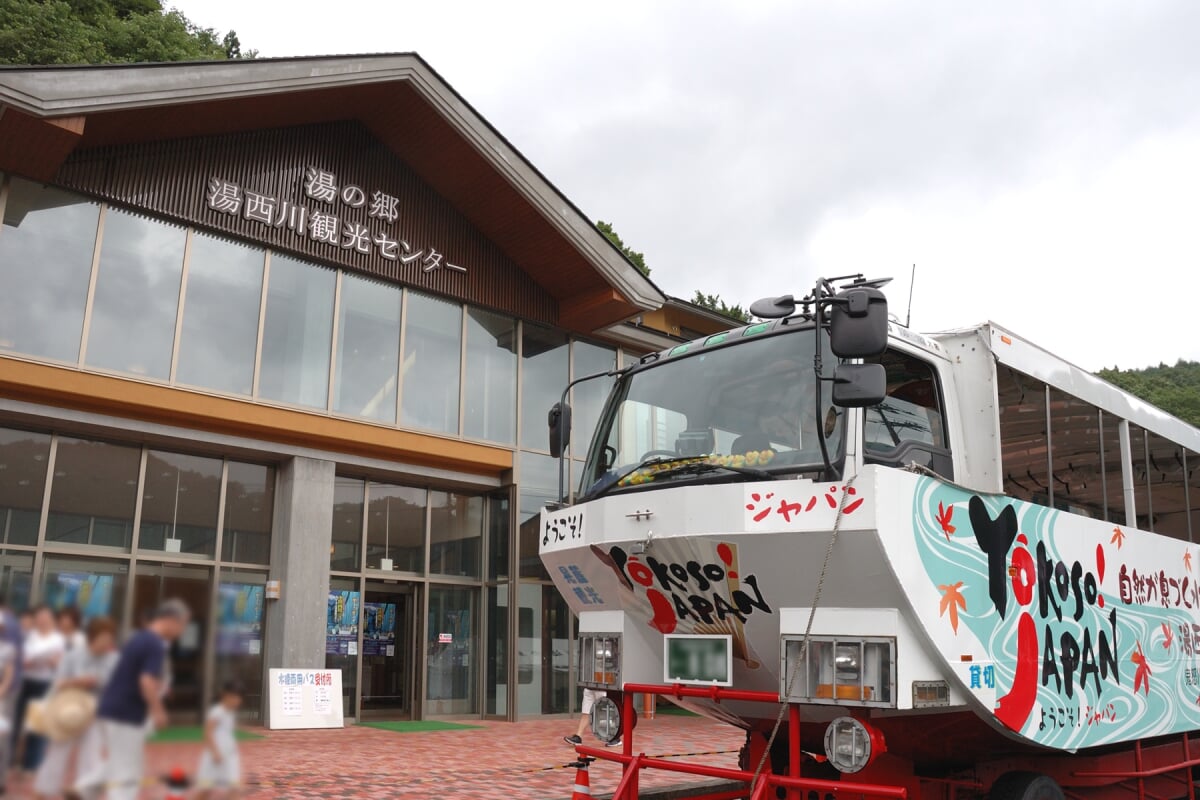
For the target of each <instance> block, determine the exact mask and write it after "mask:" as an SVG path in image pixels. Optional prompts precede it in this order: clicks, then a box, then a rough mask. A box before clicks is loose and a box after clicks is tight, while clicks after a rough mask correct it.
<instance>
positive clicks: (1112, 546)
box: [540, 279, 1200, 798]
mask: <svg viewBox="0 0 1200 800" xmlns="http://www.w3.org/2000/svg"><path fill="white" fill-rule="evenodd" d="M839 280H842V281H844V280H846V279H839ZM878 285H879V282H874V283H872V282H866V281H862V280H861V279H859V280H857V281H854V282H852V283H849V284H845V285H843V286H841V287H837V286H834V282H832V281H824V280H823V281H820V282H818V284H817V288H816V290H814V292H813V294H811V295H809V296H808V297H806V298H804V300H802V301H799V302H798V303H797V302H793V301H792V299H791V298H790V297H785V298H779V299H776V300H772V301H760V303H757V304H755V306H754V313H755V314H756V316H759V317H770V318H769V319H767V320H766V321H763V322H756V323H754V324H751V325H747V326H745V327H743V328H740V329H736V330H731V331H728V332H725V333H718V334H715V335H712V336H709V337H707V338H705V339H701V340H696V341H694V342H689V343H687V344H681V345H679V346H677V347H674V348H672V349H670V350H667V351H664V352H661V353H656V354H652V355H649V356H646V357H644V358H642V359H641V361H640V362H639V363H637V364H635V365H634V366H632V367H630V368H628V369H626V370H624V371H622V372H621V373H619V375H618V376H617V377H616V380H615V383H614V387H613V389H612V392H611V395H610V397H609V399H608V402H607V405H606V406H605V409H604V412H603V414H602V417H601V420H600V423H599V426H598V429H597V431H596V433H595V437H594V439H593V442H592V444H591V447H590V450H589V453H588V457H587V462H586V467H585V471H584V476H583V479H582V481H581V482H580V485H579V487H578V489H577V491H576V492H575V493H574V497H573V503H571V504H565V505H563V506H562V507H559V508H556V509H554V510H549V509H548V510H546V511H545V512H544V513H543V515H542V519H541V529H540V533H541V557H542V560H543V562H544V563H545V565H546V567H547V569H548V570H549V572H550V575H551V576H552V578H553V579H554V581H555V582H556V584H557V586H558V588H559V590H560V592H561V593H562V595H563V597H564V598H565V599H566V601H567V603H568V604H570V607H571V609H572V611H574V612H575V613H576V614H578V617H579V654H578V658H577V659H576V665H577V677H578V681H579V683H580V684H582V685H584V686H586V687H591V688H595V689H605V690H608V691H609V692H610V697H615V698H618V699H619V698H620V696H621V694H620V693H621V692H622V690H624V689H625V687H627V686H631V685H637V686H639V687H640V688H639V689H638V690H637V691H648V690H649V689H648V687H649V686H657V687H660V688H659V689H658V690H657V691H661V692H662V693H664V694H667V695H671V694H672V693H673V694H674V697H673V700H674V701H675V702H677V703H678V704H680V705H682V706H684V707H686V708H688V709H690V710H693V711H695V712H698V713H700V714H702V715H706V716H709V717H712V718H715V719H719V720H722V721H725V722H728V723H730V724H732V725H736V726H739V727H741V728H743V729H745V730H746V731H747V743H746V748H745V749H744V755H743V760H742V767H743V769H744V770H747V771H755V770H756V766H757V769H758V770H759V771H761V770H762V765H763V763H764V762H766V771H767V772H771V771H772V770H773V771H774V773H776V774H785V775H786V774H790V775H793V776H797V775H799V776H801V777H805V776H811V777H812V778H813V779H814V780H818V779H819V780H818V783H817V784H812V785H818V784H819V785H821V786H826V787H828V786H833V785H834V784H837V785H849V782H851V781H853V784H854V786H855V787H857V788H859V789H863V787H868V788H869V787H877V788H879V787H882V788H887V787H901V788H903V789H905V790H907V794H908V796H909V797H935V798H951V797H983V796H987V797H994V798H1009V797H1014V798H1026V797H1028V798H1032V797H1049V798H1056V797H1063V796H1064V792H1065V793H1066V794H1067V795H1069V796H1086V797H1097V798H1108V797H1112V798H1126V797H1138V798H1145V797H1156V798H1165V797H1189V798H1193V797H1194V792H1193V789H1192V787H1191V778H1192V767H1193V766H1195V765H1196V764H1200V738H1197V739H1190V738H1189V735H1190V734H1191V732H1192V731H1195V730H1197V729H1200V546H1197V545H1195V544H1193V539H1194V537H1196V536H1200V430H1197V429H1196V428H1194V427H1191V426H1190V425H1187V424H1185V423H1184V422H1182V421H1180V420H1179V419H1177V418H1175V417H1173V416H1171V415H1169V414H1167V413H1165V412H1163V411H1161V410H1159V409H1157V408H1155V407H1153V406H1151V405H1149V404H1147V403H1145V402H1143V401H1141V400H1138V399H1137V398H1135V397H1133V396H1131V395H1129V394H1128V393H1126V392H1124V391H1122V390H1120V389H1117V388H1116V387H1114V386H1112V385H1111V384H1109V383H1107V382H1105V381H1104V380H1102V379H1100V378H1098V377H1096V376H1094V375H1092V374H1090V373H1088V372H1086V371H1084V370H1082V369H1079V368H1078V367H1075V366H1073V365H1072V364H1070V363H1069V362H1067V361H1064V360H1062V359H1060V358H1057V357H1055V356H1053V355H1051V354H1050V353H1047V352H1046V351H1044V350H1042V349H1040V348H1038V347H1037V346H1036V345H1034V344H1033V343H1031V342H1028V341H1026V340H1024V339H1022V338H1020V337H1019V336H1018V335H1016V334H1015V333H1012V332H1010V331H1008V330H1006V329H1004V328H1001V327H1000V326H998V325H995V324H992V323H987V324H983V325H978V326H975V327H971V328H965V329H962V330H955V331H950V332H946V333H940V334H934V335H919V334H917V333H914V332H912V331H910V330H908V329H907V328H905V327H903V326H899V325H897V324H894V323H889V322H887V316H886V301H885V300H884V299H883V294H882V292H881V291H879V289H878ZM1064 324H1067V323H1065V322H1064ZM1081 333H1083V332H1082V331H1081ZM569 419H570V412H569V406H565V405H562V406H556V408H555V409H554V410H553V411H552V412H551V449H552V451H557V452H561V449H562V447H564V446H565V444H566V442H567V440H568V438H569ZM680 687H690V689H688V690H687V691H684V690H682V689H681V688H680ZM696 687H701V689H702V690H701V691H696ZM722 687H725V688H722ZM755 692H757V693H759V694H758V695H755V696H754V698H753V699H761V698H762V697H770V698H773V699H774V702H773V703H772V702H766V703H763V702H750V701H749V700H747V699H746V698H747V697H750V695H751V694H752V693H755ZM785 706H787V707H790V708H791V709H792V713H793V714H795V715H796V717H797V718H798V723H797V725H796V727H794V728H790V729H789V726H788V725H787V724H783V725H781V724H780V720H782V719H785V718H786V717H785V712H786V711H787V708H785ZM631 707H632V706H631V705H630V704H626V705H625V706H624V710H625V713H626V714H628V710H629V709H630V708H631ZM606 709H607V710H606V712H605V713H606V714H608V715H610V716H609V717H608V718H607V719H606V720H602V721H601V722H600V724H598V726H597V734H598V735H600V736H602V737H603V738H615V736H616V734H617V731H618V728H617V727H615V726H614V725H613V724H612V723H613V719H612V717H613V716H614V715H618V714H619V712H620V710H621V709H620V708H619V707H618V706H617V705H614V704H608V705H607V706H606ZM625 723H626V724H625V729H626V730H627V731H628V730H630V727H629V720H626V721H625ZM797 730H798V731H799V734H798V737H799V742H789V741H788V739H789V738H794V737H795V736H797V734H795V733H794V731H797ZM769 741H770V742H772V743H773V745H772V746H771V747H770V750H769V752H768V750H767V747H768V742H769ZM625 749H626V753H625V756H626V757H625V758H624V759H623V761H622V763H624V764H625V769H626V770H627V771H628V770H629V769H631V768H637V767H638V766H639V765H638V764H634V763H633V761H631V758H632V754H633V750H632V749H631V747H630V746H629V744H628V743H626V748H625ZM580 752H587V753H592V752H595V751H593V750H592V749H591V748H586V747H584V748H581V749H580ZM767 756H769V758H768V757H767ZM601 757H603V756H601ZM797 759H799V761H800V763H799V764H797V763H795V762H796V760H797ZM641 766H645V765H644V764H642V765H641ZM684 771H686V770H684ZM756 775H757V772H756ZM634 780H636V779H634ZM821 781H824V782H828V783H821ZM797 786H799V784H792V785H791V788H790V789H788V788H786V787H785V788H780V789H778V791H779V792H781V793H780V794H779V795H778V796H780V797H785V796H787V797H793V796H794V797H801V796H804V797H809V796H811V795H810V794H809V793H807V792H801V791H799V790H798V789H797ZM787 791H791V792H792V794H785V792H787ZM863 792H864V793H866V794H870V792H869V791H867V790H866V789H863ZM834 793H835V794H837V792H836V791H835V792H834ZM714 796H715V795H714ZM725 796H734V795H725ZM763 796H774V795H773V794H764V795H763Z"/></svg>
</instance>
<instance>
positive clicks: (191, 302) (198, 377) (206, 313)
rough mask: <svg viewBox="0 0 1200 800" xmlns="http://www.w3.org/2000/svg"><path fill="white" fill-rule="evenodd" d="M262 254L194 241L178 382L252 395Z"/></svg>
mask: <svg viewBox="0 0 1200 800" xmlns="http://www.w3.org/2000/svg"><path fill="white" fill-rule="evenodd" d="M263 259H264V253H263V251H262V250H259V249H257V248H253V247H247V246H245V245H242V244H235V243H234V242H230V241H226V240H224V239H217V238H215V237H212V236H206V235H205V234H201V233H197V234H196V235H194V236H193V237H192V252H191V256H190V258H189V262H188V279H187V293H186V298H185V300H184V306H183V331H182V334H181V336H180V343H179V366H178V368H177V371H176V380H177V381H178V382H179V383H183V384H188V385H191V386H201V387H204V388H206V389H216V390H217V391H221V392H230V393H232V394H246V395H248V394H250V391H251V389H252V388H253V380H254V351H255V348H256V347H257V342H258V316H259V306H260V304H261V301H262V275H263Z"/></svg>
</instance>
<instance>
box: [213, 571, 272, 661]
mask: <svg viewBox="0 0 1200 800" xmlns="http://www.w3.org/2000/svg"><path fill="white" fill-rule="evenodd" d="M217 602H218V603H219V613H218V614H217V653H219V654H220V655H223V656H232V655H252V656H254V655H258V654H259V653H261V652H262V612H263V587H262V586H256V585H253V584H248V583H222V584H221V586H220V589H219V592H218V598H217Z"/></svg>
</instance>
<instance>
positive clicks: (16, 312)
mask: <svg viewBox="0 0 1200 800" xmlns="http://www.w3.org/2000/svg"><path fill="white" fill-rule="evenodd" d="M99 215H100V207H99V206H97V205H96V204H95V203H91V202H88V201H86V200H85V199H84V198H82V197H79V196H77V195H73V194H70V193H68V192H63V191H60V190H58V189H51V188H47V187H43V186H41V185H40V184H36V183H31V182H29V181H26V180H22V179H21V178H15V177H14V178H10V183H9V187H8V201H7V202H6V203H5V206H4V227H3V228H0V352H2V351H4V350H12V351H15V352H18V353H24V354H25V355H31V356H39V357H41V358H49V359H54V360H56V361H69V362H75V361H77V360H78V359H79V342H80V336H81V334H82V332H83V307H84V305H85V304H86V303H87V293H88V282H89V276H90V275H91V272H92V255H93V251H94V250H95V244H96V222H97V219H98V218H99Z"/></svg>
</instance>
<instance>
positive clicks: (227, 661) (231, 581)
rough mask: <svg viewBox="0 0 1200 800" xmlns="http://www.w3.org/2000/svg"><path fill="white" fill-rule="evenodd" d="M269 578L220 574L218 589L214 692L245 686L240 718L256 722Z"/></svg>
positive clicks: (247, 573)
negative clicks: (229, 686)
mask: <svg viewBox="0 0 1200 800" xmlns="http://www.w3.org/2000/svg"><path fill="white" fill-rule="evenodd" d="M266 582H267V575H266V573H264V572H250V571H246V570H238V569H230V568H229V567H225V568H223V569H222V570H221V580H220V585H219V586H218V587H217V658H216V661H215V664H216V676H215V677H216V680H215V681H214V682H213V687H214V689H215V690H217V691H220V688H221V686H223V685H224V684H226V683H228V682H229V681H237V682H238V683H240V684H242V687H243V689H244V690H245V694H244V695H243V700H242V708H241V711H240V712H239V716H240V717H242V718H243V719H246V720H257V719H258V718H259V713H260V712H261V710H262V689H263V686H262V672H263V667H262V653H263V605H264V600H263V595H264V593H265V590H266Z"/></svg>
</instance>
